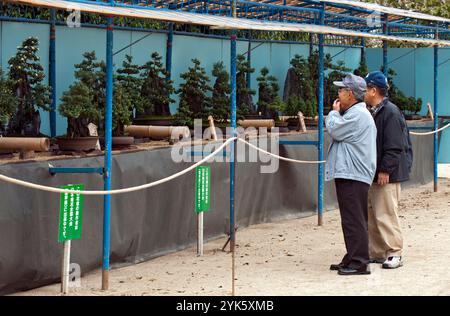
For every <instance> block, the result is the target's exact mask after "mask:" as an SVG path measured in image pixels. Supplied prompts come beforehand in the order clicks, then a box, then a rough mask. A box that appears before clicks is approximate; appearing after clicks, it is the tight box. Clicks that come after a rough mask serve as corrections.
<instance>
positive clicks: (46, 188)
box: [0, 137, 236, 195]
mask: <svg viewBox="0 0 450 316" xmlns="http://www.w3.org/2000/svg"><path fill="white" fill-rule="evenodd" d="M235 139H236V137H232V138H229V139H228V140H227V141H226V142H225V143H223V144H222V145H220V146H219V148H217V149H216V150H215V151H213V152H212V153H211V154H209V155H208V156H206V157H205V158H203V159H202V160H200V161H199V162H197V163H195V164H193V165H192V166H190V167H188V168H186V169H184V170H182V171H180V172H177V173H175V174H173V175H171V176H169V177H167V178H164V179H161V180H158V181H155V182H151V183H147V184H143V185H139V186H135V187H130V188H125V189H117V190H110V191H84V190H81V191H80V190H69V189H59V188H55V187H49V186H45V185H40V184H35V183H31V182H27V181H22V180H18V179H14V178H10V177H7V176H5V175H2V174H0V180H3V181H6V182H10V183H13V184H17V185H21V186H24V187H27V188H31V189H37V190H42V191H48V192H55V193H71V194H83V195H108V194H111V195H113V194H121V193H128V192H133V191H138V190H143V189H147V188H150V187H154V186H157V185H160V184H163V183H165V182H168V181H170V180H172V179H175V178H177V177H179V176H182V175H183V174H185V173H188V172H189V171H191V170H192V169H195V168H196V167H197V166H199V165H201V164H203V163H205V162H206V161H208V160H209V159H210V158H212V157H214V156H215V155H216V154H217V153H219V152H220V151H221V150H222V149H223V148H224V147H226V146H227V145H228V144H229V143H231V142H232V141H234V140H235Z"/></svg>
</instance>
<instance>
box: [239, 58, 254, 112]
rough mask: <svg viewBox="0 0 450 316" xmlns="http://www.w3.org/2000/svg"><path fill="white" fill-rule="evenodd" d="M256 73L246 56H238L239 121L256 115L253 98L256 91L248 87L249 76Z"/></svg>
mask: <svg viewBox="0 0 450 316" xmlns="http://www.w3.org/2000/svg"><path fill="white" fill-rule="evenodd" d="M253 72H255V69H254V68H251V67H250V63H249V62H248V61H247V60H246V59H245V56H244V55H238V56H237V65H236V109H237V116H238V118H239V119H243V118H244V116H245V115H248V114H251V113H254V106H253V100H252V96H253V95H255V91H254V90H252V89H249V88H248V87H247V74H249V73H253Z"/></svg>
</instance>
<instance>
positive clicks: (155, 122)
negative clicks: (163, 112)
mask: <svg viewBox="0 0 450 316" xmlns="http://www.w3.org/2000/svg"><path fill="white" fill-rule="evenodd" d="M133 125H152V126H171V125H173V119H172V118H164V117H160V118H159V117H153V118H152V117H141V118H135V119H134V120H133Z"/></svg>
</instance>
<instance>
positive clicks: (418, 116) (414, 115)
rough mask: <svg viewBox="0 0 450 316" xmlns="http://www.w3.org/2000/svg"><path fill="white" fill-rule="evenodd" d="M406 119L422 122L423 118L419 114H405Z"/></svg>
mask: <svg viewBox="0 0 450 316" xmlns="http://www.w3.org/2000/svg"><path fill="white" fill-rule="evenodd" d="M405 119H406V120H408V121H413V120H421V119H422V116H420V115H417V114H405Z"/></svg>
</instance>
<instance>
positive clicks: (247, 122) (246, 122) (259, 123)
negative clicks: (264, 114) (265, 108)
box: [237, 120, 275, 128]
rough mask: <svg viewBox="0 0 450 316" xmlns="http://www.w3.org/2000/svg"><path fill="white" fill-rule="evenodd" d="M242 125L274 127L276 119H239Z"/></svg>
mask: <svg viewBox="0 0 450 316" xmlns="http://www.w3.org/2000/svg"><path fill="white" fill-rule="evenodd" d="M237 123H238V124H239V125H240V126H242V127H243V128H247V127H256V128H258V127H267V128H272V127H275V121H274V120H239V121H238V122H237Z"/></svg>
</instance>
